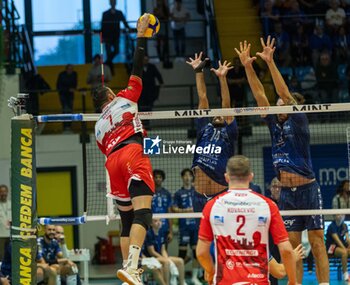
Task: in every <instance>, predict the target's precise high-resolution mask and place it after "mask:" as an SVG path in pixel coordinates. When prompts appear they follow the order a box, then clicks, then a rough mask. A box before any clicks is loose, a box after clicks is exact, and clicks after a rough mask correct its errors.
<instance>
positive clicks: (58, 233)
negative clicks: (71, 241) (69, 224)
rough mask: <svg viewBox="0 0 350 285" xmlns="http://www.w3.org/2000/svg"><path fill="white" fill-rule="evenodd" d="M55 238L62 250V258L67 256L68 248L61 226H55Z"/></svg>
mask: <svg viewBox="0 0 350 285" xmlns="http://www.w3.org/2000/svg"><path fill="white" fill-rule="evenodd" d="M55 239H56V240H57V241H58V244H59V246H60V248H61V250H62V254H63V257H64V258H68V251H69V250H68V248H67V244H66V239H65V236H64V229H63V227H62V226H56V227H55Z"/></svg>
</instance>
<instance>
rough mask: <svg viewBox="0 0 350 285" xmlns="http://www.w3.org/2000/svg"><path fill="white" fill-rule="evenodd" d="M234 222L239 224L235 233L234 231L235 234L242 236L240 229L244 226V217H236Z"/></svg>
mask: <svg viewBox="0 0 350 285" xmlns="http://www.w3.org/2000/svg"><path fill="white" fill-rule="evenodd" d="M236 222H237V223H238V224H239V226H238V228H237V231H236V234H237V235H238V236H244V235H245V234H244V233H243V232H242V231H241V230H242V228H243V227H244V224H245V216H242V215H238V216H237V218H236Z"/></svg>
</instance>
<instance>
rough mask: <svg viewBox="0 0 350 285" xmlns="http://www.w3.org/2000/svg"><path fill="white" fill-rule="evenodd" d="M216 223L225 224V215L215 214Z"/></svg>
mask: <svg viewBox="0 0 350 285" xmlns="http://www.w3.org/2000/svg"><path fill="white" fill-rule="evenodd" d="M214 224H215V225H223V224H224V217H223V216H214Z"/></svg>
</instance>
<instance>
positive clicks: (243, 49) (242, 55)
mask: <svg viewBox="0 0 350 285" xmlns="http://www.w3.org/2000/svg"><path fill="white" fill-rule="evenodd" d="M239 49H240V50H238V49H236V48H235V51H236V53H237V54H238V56H239V59H240V60H241V63H242V65H243V66H244V67H248V66H251V65H252V63H253V61H254V60H256V57H255V56H253V57H251V56H250V44H247V41H244V42H243V43H242V42H240V43H239Z"/></svg>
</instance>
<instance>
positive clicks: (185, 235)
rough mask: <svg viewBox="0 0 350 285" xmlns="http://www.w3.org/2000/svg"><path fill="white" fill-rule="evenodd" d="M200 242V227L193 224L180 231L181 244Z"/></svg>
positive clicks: (192, 244)
mask: <svg viewBox="0 0 350 285" xmlns="http://www.w3.org/2000/svg"><path fill="white" fill-rule="evenodd" d="M197 242H198V227H196V226H192V227H187V228H185V229H180V231H179V246H187V245H188V244H189V245H190V246H194V245H197Z"/></svg>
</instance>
